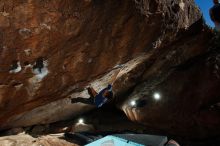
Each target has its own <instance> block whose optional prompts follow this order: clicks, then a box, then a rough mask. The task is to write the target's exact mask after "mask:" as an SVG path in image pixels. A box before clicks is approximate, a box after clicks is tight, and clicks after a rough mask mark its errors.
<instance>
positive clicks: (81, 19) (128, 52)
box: [0, 0, 220, 138]
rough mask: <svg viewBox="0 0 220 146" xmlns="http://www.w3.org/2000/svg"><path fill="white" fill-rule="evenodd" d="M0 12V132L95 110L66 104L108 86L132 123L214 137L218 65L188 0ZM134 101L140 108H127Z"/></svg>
mask: <svg viewBox="0 0 220 146" xmlns="http://www.w3.org/2000/svg"><path fill="white" fill-rule="evenodd" d="M0 11H1V12H0V29H1V31H0V34H1V35H0V42H1V43H0V129H8V128H12V127H20V126H30V125H36V124H46V123H52V122H56V121H61V120H66V119H70V118H72V117H73V116H76V115H79V114H81V113H83V112H86V111H89V110H91V109H92V108H93V107H91V106H87V105H84V104H71V102H70V98H75V97H78V96H82V97H88V94H87V92H86V91H85V90H84V88H85V87H86V86H88V85H89V84H91V85H92V86H93V87H94V88H95V89H96V90H100V89H101V88H103V87H104V86H106V85H107V83H109V82H114V92H115V95H116V96H115V100H114V103H115V105H117V106H118V108H120V109H122V110H123V111H124V112H125V114H126V115H127V116H128V117H129V118H130V119H131V120H133V121H137V122H140V123H142V124H145V125H146V126H148V127H152V128H156V129H161V130H164V131H169V132H170V133H171V134H174V135H181V136H192V137H197V138H201V137H208V136H216V135H217V134H219V128H220V126H219V123H220V117H219V116H218V115H219V110H214V111H213V110H212V111H209V108H208V109H207V108H203V107H209V106H211V105H212V104H215V103H217V102H218V101H219V94H220V92H219V88H220V86H219V83H220V82H219V78H218V75H219V70H218V66H219V64H218V62H217V69H216V67H215V66H216V61H214V63H213V61H212V62H211V63H207V62H208V61H207V60H208V58H209V57H213V55H211V54H210V53H209V52H210V50H209V44H208V42H209V41H210V40H211V37H212V34H211V33H210V32H209V31H208V30H207V29H206V28H205V27H204V25H203V22H202V20H201V14H200V13H199V10H198V8H196V7H195V5H194V2H193V0H189V1H183V0H181V1H177V0H176V1H173V0H160V1H159V0H124V1H122V0H106V1H103V0H81V1H79V0H56V1H54V0H39V1H34V0H22V1H20V0H13V1H12V0H8V1H3V0H1V1H0ZM217 56H218V54H217V55H216V54H215V55H214V58H218V57H217ZM213 66H214V71H215V73H213ZM216 70H217V71H216ZM154 92H159V93H161V98H162V99H161V100H160V101H157V102H155V101H154V100H153V98H152V95H153V94H154ZM138 98H144V99H145V100H147V104H146V106H145V107H143V108H131V107H130V105H129V102H130V100H131V99H138ZM211 131H212V132H211Z"/></svg>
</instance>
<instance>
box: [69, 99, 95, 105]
mask: <svg viewBox="0 0 220 146" xmlns="http://www.w3.org/2000/svg"><path fill="white" fill-rule="evenodd" d="M77 102H80V103H84V104H90V105H95V103H94V98H92V97H89V98H82V97H77V98H73V99H71V103H77Z"/></svg>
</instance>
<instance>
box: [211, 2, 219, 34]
mask: <svg viewBox="0 0 220 146" xmlns="http://www.w3.org/2000/svg"><path fill="white" fill-rule="evenodd" d="M213 3H214V6H213V7H212V8H211V9H210V10H209V14H210V18H211V19H212V21H213V22H214V24H215V29H216V30H217V31H220V3H219V0H213Z"/></svg>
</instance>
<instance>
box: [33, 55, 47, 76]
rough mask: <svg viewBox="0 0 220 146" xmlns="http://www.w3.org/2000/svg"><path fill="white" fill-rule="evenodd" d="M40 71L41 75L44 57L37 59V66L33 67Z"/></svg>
mask: <svg viewBox="0 0 220 146" xmlns="http://www.w3.org/2000/svg"><path fill="white" fill-rule="evenodd" d="M36 68H37V69H38V71H39V72H40V73H41V72H42V68H44V59H43V58H42V57H39V58H37V60H36V63H35V65H34V66H33V69H36Z"/></svg>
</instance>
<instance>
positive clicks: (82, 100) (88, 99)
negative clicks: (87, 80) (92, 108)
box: [71, 88, 95, 105]
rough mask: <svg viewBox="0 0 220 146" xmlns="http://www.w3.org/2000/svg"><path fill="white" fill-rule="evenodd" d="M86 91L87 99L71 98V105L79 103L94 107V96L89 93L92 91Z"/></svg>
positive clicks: (89, 89)
mask: <svg viewBox="0 0 220 146" xmlns="http://www.w3.org/2000/svg"><path fill="white" fill-rule="evenodd" d="M87 90H88V93H89V95H90V97H89V98H82V97H77V98H73V99H71V103H77V102H80V103H84V104H90V105H95V103H94V98H95V96H94V95H93V93H92V91H91V90H92V89H91V88H88V89H87Z"/></svg>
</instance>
